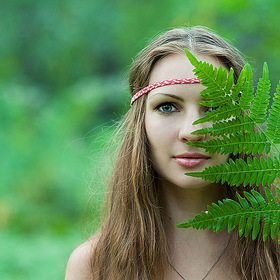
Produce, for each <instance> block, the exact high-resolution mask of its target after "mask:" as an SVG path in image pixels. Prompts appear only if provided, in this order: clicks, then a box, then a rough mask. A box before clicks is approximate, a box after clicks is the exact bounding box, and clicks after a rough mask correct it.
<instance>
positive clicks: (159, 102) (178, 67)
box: [145, 54, 229, 189]
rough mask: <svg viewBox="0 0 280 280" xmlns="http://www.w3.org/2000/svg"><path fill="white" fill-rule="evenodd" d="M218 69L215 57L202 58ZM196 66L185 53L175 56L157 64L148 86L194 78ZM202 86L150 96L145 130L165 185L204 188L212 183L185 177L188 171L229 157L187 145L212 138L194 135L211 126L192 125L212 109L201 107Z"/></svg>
mask: <svg viewBox="0 0 280 280" xmlns="http://www.w3.org/2000/svg"><path fill="white" fill-rule="evenodd" d="M197 58H198V60H203V61H206V62H208V63H211V64H213V65H214V66H215V67H217V68H218V67H219V66H220V65H221V63H220V62H219V61H218V60H217V59H216V58H214V57H210V56H200V57H197ZM192 70H193V66H192V65H191V63H190V62H189V60H188V58H187V57H186V56H185V55H184V54H182V55H179V54H172V55H169V56H166V57H165V58H163V59H161V60H160V61H158V62H157V63H156V64H155V66H154V68H153V70H152V72H151V76H150V80H149V84H153V83H155V82H159V81H163V80H167V79H175V78H194V77H195V76H194V73H193V72H192ZM203 89H204V86H202V85H201V84H179V85H170V86H164V87H159V88H156V89H154V90H152V91H151V92H149V93H148V97H147V102H146V117H145V127H146V132H147V137H148V141H149V146H150V152H151V158H152V162H153V167H154V169H155V171H156V172H157V173H158V175H159V177H160V180H161V182H162V183H163V184H171V185H176V186H177V187H181V188H186V189H196V188H203V187H206V186H207V185H209V184H211V182H206V181H204V180H202V179H200V178H193V177H190V176H186V175H185V174H184V173H186V172H195V171H202V170H203V169H204V168H205V167H207V166H213V165H216V164H221V163H224V162H226V161H227V160H228V158H229V156H228V155H219V154H214V155H209V154H207V153H206V152H205V150H204V149H200V148H196V147H191V146H188V145H186V142H189V141H205V140H207V139H208V138H209V136H205V135H192V134H191V133H192V132H193V131H194V130H197V129H200V128H203V127H207V126H209V125H211V124H210V123H204V124H198V125H193V122H194V121H195V120H197V119H199V118H201V117H202V116H204V115H205V114H206V112H207V110H209V109H210V108H207V107H203V106H201V105H199V104H198V101H200V100H202V97H201V96H200V92H201V91H202V90H203Z"/></svg>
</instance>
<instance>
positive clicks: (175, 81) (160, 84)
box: [130, 78, 200, 106]
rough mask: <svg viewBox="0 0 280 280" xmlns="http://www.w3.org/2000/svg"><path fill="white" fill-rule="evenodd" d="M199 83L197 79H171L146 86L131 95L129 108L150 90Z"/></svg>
mask: <svg viewBox="0 0 280 280" xmlns="http://www.w3.org/2000/svg"><path fill="white" fill-rule="evenodd" d="M197 83H200V79H197V78H181V79H171V80H164V81H161V82H157V83H154V84H151V85H148V86H147V87H145V88H143V89H141V90H139V91H138V92H137V93H136V94H134V95H133V97H132V99H131V102H130V106H132V104H133V102H134V101H135V100H136V99H138V98H139V97H141V96H142V95H144V94H145V93H148V92H150V91H151V90H153V89H155V88H158V87H163V86H168V85H178V84H197Z"/></svg>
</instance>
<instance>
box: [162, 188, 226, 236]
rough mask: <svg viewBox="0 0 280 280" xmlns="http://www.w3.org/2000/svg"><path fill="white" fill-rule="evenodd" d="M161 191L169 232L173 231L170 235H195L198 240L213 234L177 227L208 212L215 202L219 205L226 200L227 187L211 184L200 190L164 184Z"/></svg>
mask: <svg viewBox="0 0 280 280" xmlns="http://www.w3.org/2000/svg"><path fill="white" fill-rule="evenodd" d="M161 189H162V200H163V207H164V209H165V213H166V217H167V225H168V226H167V228H168V231H169V230H170V231H171V232H169V233H170V234H171V233H173V234H174V233H175V234H180V235H184V236H185V237H187V236H189V237H191V235H195V237H196V238H199V236H201V238H205V234H206V235H209V233H210V234H212V232H209V231H203V230H200V231H197V230H192V229H188V230H186V229H178V228H176V225H177V224H179V223H184V222H186V221H187V220H188V219H192V218H194V216H195V215H197V214H200V213H201V211H205V210H207V205H209V204H211V203H213V202H214V203H217V202H218V200H222V199H223V198H225V197H226V187H225V186H221V185H219V184H209V185H207V186H206V187H203V188H198V189H183V188H179V187H177V186H174V185H172V186H171V185H168V184H162V186H161ZM173 234H172V235H173ZM215 235H216V234H215ZM184 239H185V238H184Z"/></svg>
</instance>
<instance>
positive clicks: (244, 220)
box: [177, 187, 280, 244]
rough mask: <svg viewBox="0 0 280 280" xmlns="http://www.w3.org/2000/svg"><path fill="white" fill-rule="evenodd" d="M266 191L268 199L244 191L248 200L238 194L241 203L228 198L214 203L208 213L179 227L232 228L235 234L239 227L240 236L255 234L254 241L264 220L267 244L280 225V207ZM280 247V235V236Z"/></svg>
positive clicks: (279, 195) (216, 230) (264, 236)
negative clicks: (268, 238)
mask: <svg viewBox="0 0 280 280" xmlns="http://www.w3.org/2000/svg"><path fill="white" fill-rule="evenodd" d="M264 189H265V194H266V200H265V199H264V198H263V197H262V195H261V194H260V193H258V192H257V191H255V190H252V191H251V193H249V192H244V196H245V197H244V198H242V197H241V196H240V195H239V194H237V197H238V201H239V202H236V201H234V200H232V199H224V200H223V201H222V202H221V201H219V202H218V204H216V203H212V205H211V206H210V205H208V206H207V210H208V211H206V212H202V213H201V214H199V215H196V216H195V217H194V219H190V220H189V221H188V222H186V223H183V224H179V225H177V227H179V228H190V227H192V228H195V229H206V228H208V229H209V230H211V229H213V230H214V231H215V232H219V231H222V230H223V229H225V228H226V227H228V232H231V231H232V230H233V229H234V228H236V226H237V225H238V224H239V236H240V237H241V236H242V235H244V236H245V237H247V236H248V235H249V234H250V232H251V231H252V239H253V240H255V239H256V238H257V235H258V234H259V231H260V221H261V220H262V219H263V220H264V223H265V224H264V230H263V233H262V234H263V241H265V240H266V239H267V237H268V235H269V233H270V235H271V238H272V239H274V238H275V236H276V234H277V231H278V229H279V225H280V205H279V204H278V203H277V202H276V201H275V199H274V197H273V195H272V193H271V191H270V190H269V189H268V188H266V187H265V188H264ZM276 192H277V197H278V199H280V189H279V188H276ZM278 243H279V244H280V233H279V235H278Z"/></svg>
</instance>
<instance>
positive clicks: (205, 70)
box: [185, 49, 233, 107]
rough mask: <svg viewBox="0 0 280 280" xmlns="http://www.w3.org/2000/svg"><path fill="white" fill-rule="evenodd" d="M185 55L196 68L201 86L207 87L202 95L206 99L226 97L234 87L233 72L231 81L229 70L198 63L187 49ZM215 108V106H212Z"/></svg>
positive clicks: (231, 72)
mask: <svg viewBox="0 0 280 280" xmlns="http://www.w3.org/2000/svg"><path fill="white" fill-rule="evenodd" d="M185 53H186V55H187V57H188V59H189V60H190V62H191V64H192V65H193V66H195V69H194V72H195V75H196V76H197V77H199V79H201V84H202V85H204V86H205V87H206V89H204V90H203V91H202V92H201V93H200V94H201V96H202V97H203V98H204V99H218V98H221V97H223V96H225V93H226V92H227V91H228V89H229V88H232V86H233V71H232V70H231V71H230V74H229V79H228V73H227V70H226V69H224V68H223V67H222V66H221V67H219V69H217V68H214V67H213V65H211V64H209V63H206V62H202V61H198V60H197V59H196V58H195V57H194V56H193V55H192V54H191V53H190V52H189V51H188V50H187V49H185ZM211 107H213V106H211Z"/></svg>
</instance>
